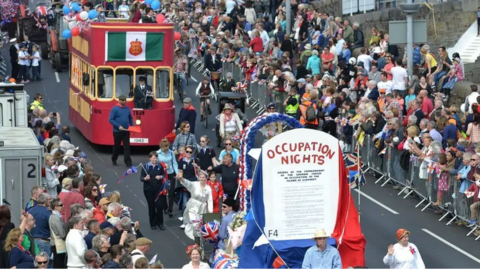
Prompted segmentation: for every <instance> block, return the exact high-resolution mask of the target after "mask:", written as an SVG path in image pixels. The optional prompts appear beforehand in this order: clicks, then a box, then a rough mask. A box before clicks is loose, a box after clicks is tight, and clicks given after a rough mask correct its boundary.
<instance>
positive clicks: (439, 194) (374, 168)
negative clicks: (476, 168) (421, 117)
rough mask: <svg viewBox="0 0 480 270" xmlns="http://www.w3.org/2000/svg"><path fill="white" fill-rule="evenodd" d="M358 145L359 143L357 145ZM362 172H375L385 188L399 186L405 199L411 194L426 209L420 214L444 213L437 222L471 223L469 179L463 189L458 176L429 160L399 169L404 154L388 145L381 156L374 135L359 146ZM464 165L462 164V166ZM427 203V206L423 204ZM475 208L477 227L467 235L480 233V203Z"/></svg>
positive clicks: (479, 237)
mask: <svg viewBox="0 0 480 270" xmlns="http://www.w3.org/2000/svg"><path fill="white" fill-rule="evenodd" d="M356 143H358V142H356ZM358 147H360V148H359V152H360V157H361V162H362V171H363V172H364V173H366V172H371V173H372V172H373V173H374V174H376V175H377V177H378V176H380V177H379V178H378V179H377V180H376V181H375V184H377V183H380V182H382V185H381V186H382V187H383V186H384V185H386V184H387V183H389V182H392V184H394V185H396V186H399V187H400V189H401V190H400V192H399V193H398V195H399V196H400V195H402V194H406V195H405V196H403V198H404V199H406V198H407V197H408V196H410V195H411V194H415V195H417V196H418V197H419V198H420V202H419V203H418V204H417V205H416V206H415V208H418V207H420V206H423V208H422V209H421V211H422V212H423V211H425V210H426V209H427V208H429V207H431V208H433V209H434V210H436V211H437V213H439V214H441V216H440V218H439V219H438V221H442V220H444V219H446V218H447V217H449V216H451V217H449V218H448V221H447V223H446V225H450V224H452V223H453V222H455V221H457V222H460V223H463V224H468V223H469V222H470V220H471V216H472V213H471V206H472V204H473V203H474V198H473V196H472V197H470V198H468V197H467V195H466V194H465V191H466V190H467V189H468V187H470V186H471V185H472V184H474V182H473V181H470V180H462V181H468V182H467V183H465V184H464V185H463V188H461V187H462V181H458V180H457V175H456V174H455V175H454V174H450V172H445V173H442V172H441V171H440V170H439V169H438V168H434V166H432V165H431V162H430V161H424V160H421V159H419V158H418V157H416V156H411V157H410V166H409V169H408V171H405V170H403V169H402V168H401V167H400V162H399V161H400V154H401V152H400V151H398V150H395V149H394V147H392V146H389V145H387V146H386V149H385V152H384V153H382V154H380V152H381V150H379V149H377V148H376V147H375V144H374V142H373V141H372V140H371V136H365V138H364V143H363V145H360V144H359V145H358ZM462 166H463V165H462ZM424 204H425V205H424ZM474 207H475V209H476V213H475V217H474V218H475V220H476V221H477V223H476V224H475V226H473V227H471V228H469V231H468V233H467V235H466V236H470V235H471V234H472V233H474V232H475V231H477V230H480V225H479V224H478V221H479V220H480V201H479V203H478V204H477V205H475V206H474ZM478 239H480V235H479V236H477V237H476V238H475V241H477V240H478Z"/></svg>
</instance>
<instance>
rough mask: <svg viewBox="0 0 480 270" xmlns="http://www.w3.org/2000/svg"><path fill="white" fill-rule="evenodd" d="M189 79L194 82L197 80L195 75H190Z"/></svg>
mask: <svg viewBox="0 0 480 270" xmlns="http://www.w3.org/2000/svg"><path fill="white" fill-rule="evenodd" d="M190 79H192V80H193V81H194V82H198V80H197V79H195V77H193V76H190Z"/></svg>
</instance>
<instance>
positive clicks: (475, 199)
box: [468, 183, 480, 202]
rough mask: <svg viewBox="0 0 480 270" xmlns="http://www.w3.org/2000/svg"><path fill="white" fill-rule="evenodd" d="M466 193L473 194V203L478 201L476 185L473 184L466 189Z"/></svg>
mask: <svg viewBox="0 0 480 270" xmlns="http://www.w3.org/2000/svg"><path fill="white" fill-rule="evenodd" d="M468 191H470V192H473V202H478V201H480V198H478V191H479V189H478V186H477V184H476V183H473V184H472V185H470V187H469V188H468Z"/></svg>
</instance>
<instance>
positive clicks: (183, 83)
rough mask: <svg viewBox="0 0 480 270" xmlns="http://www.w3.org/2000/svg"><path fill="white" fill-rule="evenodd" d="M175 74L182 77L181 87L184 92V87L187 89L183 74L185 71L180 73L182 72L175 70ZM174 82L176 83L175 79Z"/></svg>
mask: <svg viewBox="0 0 480 270" xmlns="http://www.w3.org/2000/svg"><path fill="white" fill-rule="evenodd" d="M175 75H177V76H180V78H181V79H182V89H183V92H185V91H186V89H187V77H186V76H185V73H182V72H180V73H177V72H175ZM175 83H177V81H175Z"/></svg>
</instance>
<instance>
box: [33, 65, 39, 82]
mask: <svg viewBox="0 0 480 270" xmlns="http://www.w3.org/2000/svg"><path fill="white" fill-rule="evenodd" d="M39 79H41V78H40V67H39V66H36V67H35V66H32V80H34V81H35V80H39Z"/></svg>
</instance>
